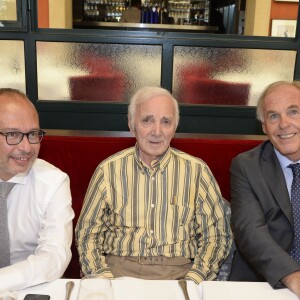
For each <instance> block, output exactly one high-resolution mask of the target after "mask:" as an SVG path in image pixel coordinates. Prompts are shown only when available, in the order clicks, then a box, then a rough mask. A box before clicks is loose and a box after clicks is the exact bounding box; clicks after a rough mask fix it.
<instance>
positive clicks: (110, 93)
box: [37, 42, 162, 102]
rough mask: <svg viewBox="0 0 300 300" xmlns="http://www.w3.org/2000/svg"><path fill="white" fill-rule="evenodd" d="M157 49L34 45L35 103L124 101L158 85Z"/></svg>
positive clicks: (82, 45) (71, 44)
mask: <svg viewBox="0 0 300 300" xmlns="http://www.w3.org/2000/svg"><path fill="white" fill-rule="evenodd" d="M161 52H162V47H161V46H152V45H150V46H148V45H123V44H92V43H58V42H37V71H38V95H39V100H74V101H76V100H81V101H113V102H122V101H128V100H129V98H130V97H131V96H132V94H133V93H134V92H135V91H136V90H137V89H138V88H140V87H142V86H144V85H156V86H159V85H160V82H161Z"/></svg>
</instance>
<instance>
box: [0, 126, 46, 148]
mask: <svg viewBox="0 0 300 300" xmlns="http://www.w3.org/2000/svg"><path fill="white" fill-rule="evenodd" d="M0 134H1V135H3V136H5V138H6V143H7V144H8V145H18V144H20V143H21V142H22V140H23V138H24V135H26V137H27V139H28V142H29V143H30V144H38V143H40V142H41V140H42V139H43V137H44V135H45V134H46V132H45V131H43V130H32V131H29V132H27V133H23V132H18V131H12V132H0Z"/></svg>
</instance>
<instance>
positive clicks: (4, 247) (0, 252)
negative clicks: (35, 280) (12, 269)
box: [0, 182, 15, 268]
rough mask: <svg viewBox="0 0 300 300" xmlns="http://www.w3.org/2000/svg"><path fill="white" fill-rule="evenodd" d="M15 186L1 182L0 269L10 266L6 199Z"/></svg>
mask: <svg viewBox="0 0 300 300" xmlns="http://www.w3.org/2000/svg"><path fill="white" fill-rule="evenodd" d="M14 185H15V184H14V183H12V182H0V268H3V267H6V266H9V265H10V249H9V232H8V223H7V203H6V199H7V196H8V194H9V193H10V191H11V190H12V188H13V187H14Z"/></svg>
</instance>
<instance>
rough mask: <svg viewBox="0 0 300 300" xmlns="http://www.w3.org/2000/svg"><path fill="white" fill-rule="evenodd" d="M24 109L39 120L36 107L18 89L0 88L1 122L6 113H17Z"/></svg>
mask: <svg viewBox="0 0 300 300" xmlns="http://www.w3.org/2000/svg"><path fill="white" fill-rule="evenodd" d="M23 109H25V111H26V112H31V114H32V115H36V118H38V113H37V111H36V109H35V107H34V105H33V104H32V102H31V101H30V100H29V99H28V98H27V96H26V95H25V94H24V93H22V92H20V91H19V90H16V89H10V88H0V111H1V114H0V120H1V115H2V114H3V113H4V112H10V113H15V112H16V111H20V110H23Z"/></svg>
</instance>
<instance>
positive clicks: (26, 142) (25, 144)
mask: <svg viewBox="0 0 300 300" xmlns="http://www.w3.org/2000/svg"><path fill="white" fill-rule="evenodd" d="M18 148H19V149H21V150H23V151H25V152H30V149H31V144H30V143H29V140H28V137H27V135H24V136H23V139H22V141H21V142H20V143H19V144H18Z"/></svg>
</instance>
